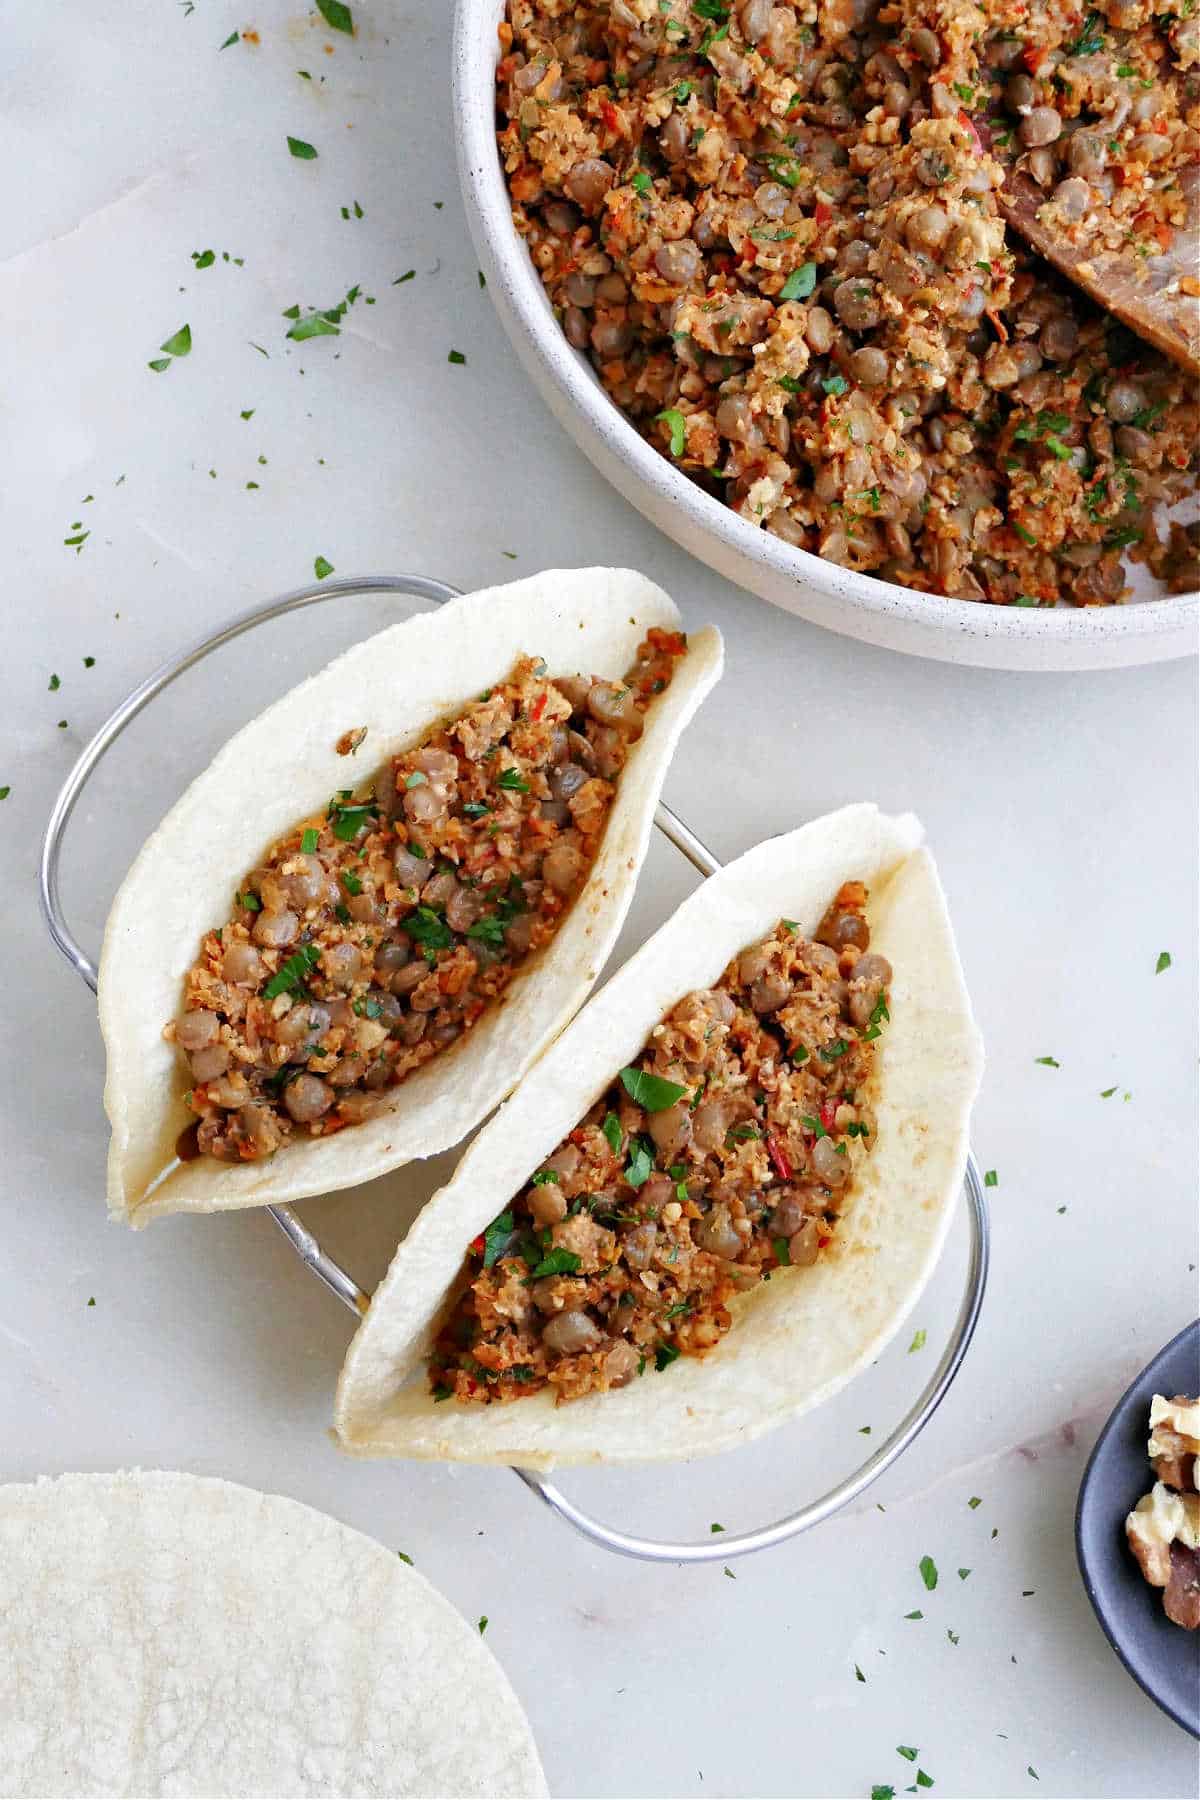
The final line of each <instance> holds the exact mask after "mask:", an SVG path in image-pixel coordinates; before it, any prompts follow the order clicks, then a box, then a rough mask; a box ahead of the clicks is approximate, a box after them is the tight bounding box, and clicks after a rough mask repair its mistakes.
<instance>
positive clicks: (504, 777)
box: [496, 769, 529, 794]
mask: <svg viewBox="0 0 1200 1800" xmlns="http://www.w3.org/2000/svg"><path fill="white" fill-rule="evenodd" d="M496 786H497V787H498V788H504V790H505V791H506V792H507V793H510V794H527V793H528V792H529V783H528V782H527V781H526V780H525V777H524V776H523V775H522V774H521V771H520V770H519V769H501V771H500V773H499V775H497V777H496Z"/></svg>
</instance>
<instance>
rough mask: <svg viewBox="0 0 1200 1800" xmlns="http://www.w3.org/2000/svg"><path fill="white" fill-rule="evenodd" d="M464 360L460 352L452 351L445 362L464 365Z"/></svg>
mask: <svg viewBox="0 0 1200 1800" xmlns="http://www.w3.org/2000/svg"><path fill="white" fill-rule="evenodd" d="M466 360H467V359H466V357H465V356H464V355H463V353H462V351H461V350H452V351H451V352H450V354H449V356H448V357H447V358H446V361H447V362H450V363H465V362H466Z"/></svg>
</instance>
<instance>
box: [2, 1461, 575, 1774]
mask: <svg viewBox="0 0 1200 1800" xmlns="http://www.w3.org/2000/svg"><path fill="white" fill-rule="evenodd" d="M481 1721H482V1724H481ZM0 1788H2V1789H3V1792H4V1793H5V1795H7V1796H10V1797H11V1800H24V1797H25V1796H35V1795H36V1796H40V1797H41V1800H46V1797H47V1796H52V1795H63V1796H71V1797H72V1800H74V1797H80V1800H81V1797H82V1796H85V1795H88V1796H90V1795H113V1796H115V1795H137V1796H141V1797H142V1800H150V1797H153V1800H157V1796H160V1795H162V1796H166V1795H172V1796H174V1795H193V1794H194V1795H206V1796H213V1797H215V1796H222V1795H230V1796H237V1800H250V1797H251V1796H257V1795H272V1796H278V1795H281V1794H286V1795H289V1796H308V1795H323V1796H345V1795H350V1794H355V1795H386V1796H389V1797H398V1796H402V1795H404V1796H407V1795H413V1796H416V1795H421V1796H426V1795H428V1796H440V1795H446V1794H454V1795H468V1794H470V1795H481V1796H487V1797H489V1800H491V1797H493V1796H500V1795H531V1796H537V1795H543V1794H545V1793H546V1783H545V1777H544V1776H543V1774H542V1770H541V1765H540V1763H539V1761H538V1755H537V1751H536V1749H535V1747H534V1742H533V1737H532V1735H531V1733H530V1730H529V1724H528V1721H527V1720H526V1718H525V1715H524V1713H523V1712H522V1710H521V1704H520V1701H519V1700H518V1699H517V1697H516V1695H515V1694H514V1693H513V1690H512V1688H511V1687H510V1686H509V1683H508V1680H507V1678H506V1677H505V1675H504V1673H503V1671H502V1670H501V1668H500V1665H499V1664H498V1663H497V1662H496V1659H495V1658H494V1657H493V1656H492V1654H491V1652H490V1651H489V1650H488V1649H487V1648H486V1646H485V1645H484V1644H483V1643H482V1642H481V1641H480V1636H479V1633H478V1632H477V1631H475V1630H473V1629H472V1628H471V1627H470V1626H469V1625H467V1624H466V1623H465V1621H464V1620H463V1619H462V1618H460V1616H459V1615H458V1613H456V1612H455V1610H454V1608H453V1607H452V1606H451V1605H450V1603H449V1602H448V1601H447V1600H444V1599H443V1598H442V1596H441V1595H440V1594H439V1593H438V1592H437V1590H436V1588H433V1587H431V1586H430V1584H429V1582H428V1581H426V1580H425V1578H424V1576H423V1575H420V1574H418V1573H417V1571H416V1570H415V1569H412V1568H409V1567H408V1566H407V1565H406V1564H405V1563H403V1562H401V1560H400V1559H399V1557H398V1556H397V1555H396V1553H395V1551H394V1550H386V1549H385V1548H384V1547H383V1545H382V1544H378V1543H376V1542H374V1540H373V1539H371V1538H368V1537H364V1536H363V1535H362V1533H361V1532H358V1531H352V1530H351V1529H350V1527H349V1526H347V1525H342V1524H339V1523H338V1521H337V1520H335V1519H330V1518H326V1517H325V1515H324V1514H322V1513H318V1512H314V1511H313V1510H312V1509H311V1507H307V1506H301V1505H300V1504H299V1503H298V1502H297V1501H295V1500H287V1499H284V1498H283V1497H282V1496H280V1495H278V1494H260V1493H256V1492H254V1491H253V1489H251V1488H244V1487H235V1486H233V1485H232V1484H231V1483H230V1482H227V1481H213V1480H204V1479H201V1478H200V1477H198V1476H194V1475H178V1474H165V1473H121V1474H115V1475H63V1476H60V1477H59V1478H58V1479H56V1480H43V1481H39V1482H36V1483H33V1484H30V1485H28V1486H19V1487H0Z"/></svg>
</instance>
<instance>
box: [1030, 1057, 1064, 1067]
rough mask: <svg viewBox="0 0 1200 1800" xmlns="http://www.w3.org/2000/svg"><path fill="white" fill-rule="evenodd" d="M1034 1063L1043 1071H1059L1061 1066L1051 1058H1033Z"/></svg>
mask: <svg viewBox="0 0 1200 1800" xmlns="http://www.w3.org/2000/svg"><path fill="white" fill-rule="evenodd" d="M1033 1060H1034V1062H1035V1063H1037V1064H1038V1065H1039V1066H1040V1067H1041V1068H1043V1069H1061V1068H1062V1064H1061V1063H1060V1062H1058V1061H1057V1060H1056V1058H1054V1057H1053V1056H1035V1057H1034V1059H1033Z"/></svg>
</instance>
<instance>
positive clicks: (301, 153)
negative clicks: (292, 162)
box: [287, 134, 317, 162]
mask: <svg viewBox="0 0 1200 1800" xmlns="http://www.w3.org/2000/svg"><path fill="white" fill-rule="evenodd" d="M287 147H288V149H289V150H290V151H291V153H292V155H293V156H295V157H298V158H299V159H300V161H301V162H314V161H315V160H316V155H317V153H316V151H315V150H314V149H313V147H312V145H311V144H306V143H305V141H304V139H303V138H295V137H292V136H291V135H290V134H289V136H288V141H287Z"/></svg>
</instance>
